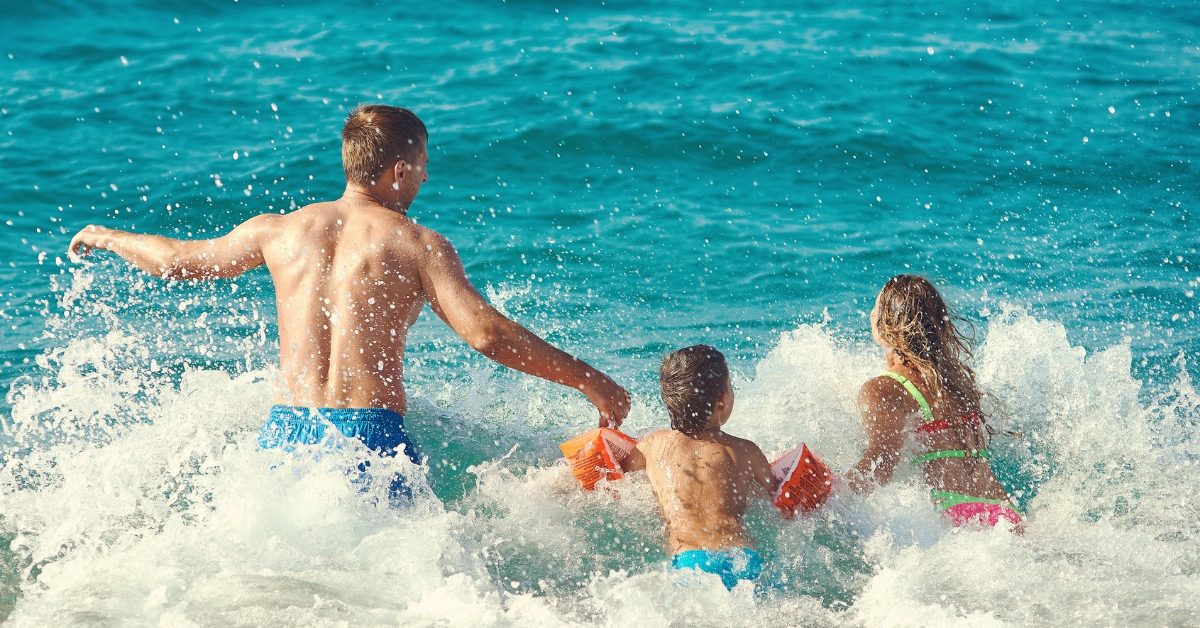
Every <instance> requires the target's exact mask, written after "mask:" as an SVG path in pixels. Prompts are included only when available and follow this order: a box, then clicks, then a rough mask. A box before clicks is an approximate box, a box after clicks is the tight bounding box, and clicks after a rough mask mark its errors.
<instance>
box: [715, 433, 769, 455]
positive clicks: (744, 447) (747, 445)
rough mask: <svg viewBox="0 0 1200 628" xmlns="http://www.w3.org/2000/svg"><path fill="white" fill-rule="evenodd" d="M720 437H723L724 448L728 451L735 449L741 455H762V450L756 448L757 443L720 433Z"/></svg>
mask: <svg viewBox="0 0 1200 628" xmlns="http://www.w3.org/2000/svg"><path fill="white" fill-rule="evenodd" d="M721 435H722V436H723V437H724V440H725V446H726V447H729V448H730V449H735V450H737V451H740V452H742V453H755V452H758V453H762V448H761V447H759V446H758V443H756V442H754V441H752V440H750V439H748V438H742V437H740V436H734V435H733V434H730V433H728V432H721Z"/></svg>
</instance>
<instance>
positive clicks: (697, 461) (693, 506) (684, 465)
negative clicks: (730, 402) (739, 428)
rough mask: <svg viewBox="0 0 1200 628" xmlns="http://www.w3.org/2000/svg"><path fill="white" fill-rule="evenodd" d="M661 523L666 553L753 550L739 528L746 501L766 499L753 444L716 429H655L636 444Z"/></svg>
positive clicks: (762, 463) (761, 459)
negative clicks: (697, 432)
mask: <svg viewBox="0 0 1200 628" xmlns="http://www.w3.org/2000/svg"><path fill="white" fill-rule="evenodd" d="M637 450H638V452H639V453H640V454H641V455H642V456H643V457H644V459H645V461H644V465H645V469H646V477H647V478H648V479H649V480H650V486H651V487H652V488H653V489H654V494H655V496H657V497H658V503H659V505H660V506H661V508H662V513H663V519H664V520H665V521H666V523H667V537H668V538H667V549H668V550H669V551H670V552H671V553H672V554H678V553H679V552H683V551H687V550H691V549H725V548H733V547H754V542H753V540H752V539H751V538H750V536H749V535H748V534H746V530H745V527H744V526H743V525H742V517H743V516H744V515H745V514H746V508H747V507H748V506H749V504H750V502H751V500H754V499H761V498H767V497H769V495H770V494H769V492H768V491H769V490H770V489H771V488H772V487H773V482H774V480H773V478H772V476H771V465H770V463H768V462H767V459H766V456H764V455H763V453H762V451H761V450H760V449H759V448H758V446H757V445H755V444H754V443H752V442H750V441H748V440H745V439H742V438H737V437H735V436H730V435H729V434H726V433H725V432H722V431H719V430H718V431H716V432H715V433H711V434H704V435H696V436H689V435H687V434H683V433H682V432H677V431H675V430H660V431H658V432H654V433H652V434H650V435H648V436H646V437H645V438H643V439H642V440H641V441H640V442H639V443H638V446H637Z"/></svg>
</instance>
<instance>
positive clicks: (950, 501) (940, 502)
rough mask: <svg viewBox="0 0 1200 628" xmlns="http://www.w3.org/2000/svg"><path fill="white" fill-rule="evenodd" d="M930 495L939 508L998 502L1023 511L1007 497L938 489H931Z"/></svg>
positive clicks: (945, 508)
mask: <svg viewBox="0 0 1200 628" xmlns="http://www.w3.org/2000/svg"><path fill="white" fill-rule="evenodd" d="M929 496H930V497H931V498H932V499H933V504H934V506H935V507H937V509H938V510H947V509H950V508H953V507H955V506H957V505H959V504H997V505H1000V506H1007V507H1009V508H1011V509H1013V510H1014V511H1016V512H1018V513H1019V512H1021V511H1020V510H1018V509H1017V507H1016V505H1015V504H1013V503H1012V501H1010V500H1007V499H988V498H986V497H975V496H973V495H964V494H962V493H953V492H951V491H939V490H937V489H933V490H931V491H929Z"/></svg>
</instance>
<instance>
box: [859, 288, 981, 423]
mask: <svg viewBox="0 0 1200 628" xmlns="http://www.w3.org/2000/svg"><path fill="white" fill-rule="evenodd" d="M955 322H959V323H966V321H965V320H963V319H962V318H959V317H958V316H955V314H954V313H953V312H951V311H950V308H949V307H947V306H946V302H945V301H944V300H943V299H942V295H940V294H938V291H937V288H934V287H933V284H932V283H929V280H927V279H925V278H924V277H920V276H918V275H897V276H895V277H892V278H891V279H890V280H888V282H887V283H886V284H885V285H884V286H883V290H880V292H879V305H878V314H877V318H876V320H875V326H876V331H877V333H878V334H879V339H880V340H882V341H884V342H885V343H887V344H888V345H889V346H890V347H891V348H892V350H893V351H894V352H895V353H896V355H897V356H899V357H900V360H901V361H902V362H903V363H904V364H905V365H907V366H909V367H912V368H913V369H915V370H916V371H917V372H918V373H920V374H921V377H922V379H924V380H925V384H926V386H927V387H929V389H930V390H929V391H928V392H929V393H931V394H933V396H934V397H935V398H941V397H950V398H952V399H955V400H957V401H958V402H959V403H960V404H962V405H963V406H964V407H965V410H966V411H967V412H980V410H981V408H980V405H981V401H982V394H981V393H980V392H979V387H978V386H977V385H976V383H975V372H974V371H972V370H971V367H970V366H968V365H967V362H968V361H969V360H971V359H972V358H973V357H974V356H973V354H972V352H971V343H972V339H971V338H970V337H969V336H967V335H966V334H963V333H962V332H961V331H959V329H958V326H957V325H955Z"/></svg>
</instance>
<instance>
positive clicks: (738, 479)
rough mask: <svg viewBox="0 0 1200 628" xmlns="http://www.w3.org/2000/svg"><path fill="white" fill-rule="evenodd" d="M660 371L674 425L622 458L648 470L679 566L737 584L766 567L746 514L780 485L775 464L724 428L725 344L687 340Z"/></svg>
mask: <svg viewBox="0 0 1200 628" xmlns="http://www.w3.org/2000/svg"><path fill="white" fill-rule="evenodd" d="M658 375H659V382H660V384H661V386H662V398H663V403H664V405H666V406H667V412H668V413H669V414H670V415H671V429H669V430H661V431H658V432H654V433H653V434H650V435H649V436H646V437H645V438H643V439H642V441H641V442H640V443H638V445H637V447H636V448H635V449H634V451H633V455H630V456H629V457H627V458H626V459H625V460H623V461H622V462H621V465H622V467H624V468H625V470H626V471H640V470H643V469H644V470H645V471H646V476H647V477H648V478H649V480H650V486H651V488H653V489H654V494H655V496H656V497H658V504H659V506H660V507H661V508H662V514H663V519H664V520H665V521H666V523H667V537H668V538H667V549H669V550H670V551H671V553H672V554H674V556H673V557H672V558H671V566H672V567H673V568H675V569H699V570H701V571H706V572H708V573H711V574H716V575H718V576H720V578H721V582H722V583H724V585H725V586H726V587H727V588H730V589H732V588H733V587H734V586H735V585H736V584H737V583H738V582H739V581H742V580H754V579H755V578H757V577H758V576H759V574H760V573H761V572H762V566H763V565H762V557H760V556H759V555H758V552H756V551H754V548H753V546H754V543H753V541H752V540H751V539H750V535H749V534H747V533H746V528H745V527H743V526H742V516H743V515H744V514H746V507H747V506H748V505H749V504H750V500H752V499H760V498H766V497H768V496H769V494H770V493H771V492H772V491H773V490H774V489H775V484H776V481H775V477H774V476H773V475H772V474H771V465H770V463H768V462H767V457H766V456H764V455H763V452H762V450H761V449H759V448H758V445H755V444H754V443H752V442H750V441H748V440H745V439H742V438H737V437H734V436H730V435H729V434H726V433H725V432H723V431H721V426H723V425H725V422H726V421H728V420H729V416H730V414H732V413H733V386H732V385H731V383H730V379H729V367H728V365H727V364H726V363H725V356H723V355H721V352H720V351H717V350H716V349H715V348H713V347H710V346H708V345H694V346H691V347H685V348H683V349H680V350H679V351H675V352H674V353H671V354H670V355H668V356H667V357H665V358H663V363H662V367H661V368H660V369H659V373H658Z"/></svg>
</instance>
